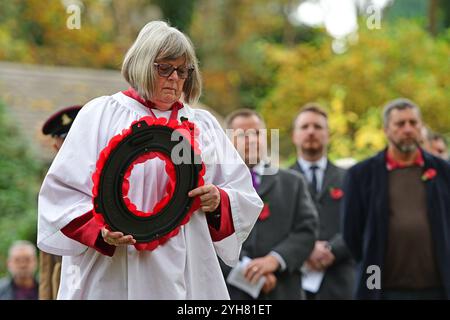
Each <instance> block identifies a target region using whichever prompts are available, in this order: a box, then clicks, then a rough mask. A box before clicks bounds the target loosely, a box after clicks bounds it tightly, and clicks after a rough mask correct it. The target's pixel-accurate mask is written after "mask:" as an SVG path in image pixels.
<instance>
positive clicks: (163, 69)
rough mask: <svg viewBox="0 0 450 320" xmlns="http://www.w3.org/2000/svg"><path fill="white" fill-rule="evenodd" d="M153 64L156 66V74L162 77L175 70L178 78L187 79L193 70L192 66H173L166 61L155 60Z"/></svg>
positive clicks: (168, 75) (166, 76)
mask: <svg viewBox="0 0 450 320" xmlns="http://www.w3.org/2000/svg"><path fill="white" fill-rule="evenodd" d="M153 65H154V66H155V67H156V70H158V74H159V75H160V76H161V77H164V78H168V77H170V75H171V74H172V73H173V72H174V71H177V74H178V77H179V78H180V79H187V78H188V77H189V76H190V75H191V73H192V71H194V68H193V67H185V66H179V67H174V66H173V65H171V64H168V63H156V62H155V63H153Z"/></svg>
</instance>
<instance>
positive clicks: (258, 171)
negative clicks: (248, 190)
mask: <svg viewBox="0 0 450 320" xmlns="http://www.w3.org/2000/svg"><path fill="white" fill-rule="evenodd" d="M264 167H265V163H264V162H263V161H260V162H258V164H256V165H255V166H254V167H253V168H252V170H253V171H254V172H255V173H256V174H257V175H258V176H262V175H264Z"/></svg>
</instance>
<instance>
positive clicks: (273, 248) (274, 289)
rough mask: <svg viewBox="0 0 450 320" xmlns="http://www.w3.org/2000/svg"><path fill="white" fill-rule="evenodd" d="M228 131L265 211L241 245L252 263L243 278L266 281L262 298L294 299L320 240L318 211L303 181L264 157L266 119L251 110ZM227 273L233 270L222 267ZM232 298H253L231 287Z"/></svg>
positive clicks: (235, 116) (232, 120)
mask: <svg viewBox="0 0 450 320" xmlns="http://www.w3.org/2000/svg"><path fill="white" fill-rule="evenodd" d="M226 125H227V129H231V130H233V131H232V132H233V137H232V139H233V143H234V145H235V147H236V148H237V150H238V151H239V154H240V155H241V157H242V159H244V161H245V163H246V165H247V167H248V168H249V171H250V173H251V176H252V182H253V186H254V188H255V190H256V191H257V192H258V195H259V196H260V197H261V199H263V201H264V203H265V207H264V209H263V211H262V212H261V214H260V216H259V219H258V221H257V222H256V224H255V226H254V228H253V230H252V231H251V233H250V235H249V237H248V239H247V240H246V241H245V242H244V244H243V245H242V251H241V259H242V258H244V257H248V258H250V259H252V261H251V262H250V263H249V264H248V265H247V266H246V269H245V277H246V278H247V280H248V281H249V282H253V283H256V282H257V281H258V280H259V279H260V278H261V277H262V276H265V277H266V280H265V283H264V286H263V287H262V290H261V293H260V295H259V297H258V299H260V300H262V299H282V300H287V299H290V300H296V299H301V298H302V292H301V290H300V288H299V284H300V282H301V277H300V267H301V265H302V264H303V263H304V261H305V260H306V259H307V258H308V256H309V255H310V253H311V250H312V248H313V246H314V241H315V240H316V237H317V227H318V221H317V212H316V210H315V208H314V204H313V202H312V200H311V197H310V195H309V192H308V186H307V184H306V181H305V180H304V179H303V177H302V176H301V175H300V174H298V173H296V172H294V171H291V170H283V169H278V168H273V167H271V166H270V164H269V163H268V161H267V159H263V158H261V155H262V154H264V152H263V151H262V150H263V148H266V146H267V144H266V140H265V139H266V137H265V135H263V134H262V130H263V129H265V124H264V120H263V118H262V117H261V115H260V114H258V113H257V112H255V111H253V110H251V109H239V110H236V111H235V112H233V113H232V114H230V115H229V117H228V118H227V121H226ZM223 271H224V273H225V275H227V274H228V272H229V271H230V270H229V268H227V267H226V266H223ZM228 289H229V292H230V297H231V299H252V297H251V296H250V295H248V294H247V293H245V292H244V291H242V290H240V289H238V288H236V287H234V286H232V285H230V284H229V285H228Z"/></svg>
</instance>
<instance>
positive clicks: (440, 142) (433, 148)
mask: <svg viewBox="0 0 450 320" xmlns="http://www.w3.org/2000/svg"><path fill="white" fill-rule="evenodd" d="M428 141H429V146H430V147H429V150H430V153H431V154H434V155H435V156H436V157H439V158H442V159H444V160H447V161H448V160H450V158H449V154H448V143H447V141H446V140H445V138H444V136H443V135H441V134H439V133H431V135H430V136H429V138H428Z"/></svg>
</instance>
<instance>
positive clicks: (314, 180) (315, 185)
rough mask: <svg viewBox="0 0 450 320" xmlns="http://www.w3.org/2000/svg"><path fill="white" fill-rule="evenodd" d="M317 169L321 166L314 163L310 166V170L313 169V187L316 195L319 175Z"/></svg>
mask: <svg viewBox="0 0 450 320" xmlns="http://www.w3.org/2000/svg"><path fill="white" fill-rule="evenodd" d="M317 169H319V167H318V166H317V165H315V164H313V165H312V166H311V167H309V170H311V176H312V179H311V187H312V189H313V192H314V195H315V194H316V193H317V191H318V190H317V175H316V171H317Z"/></svg>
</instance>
